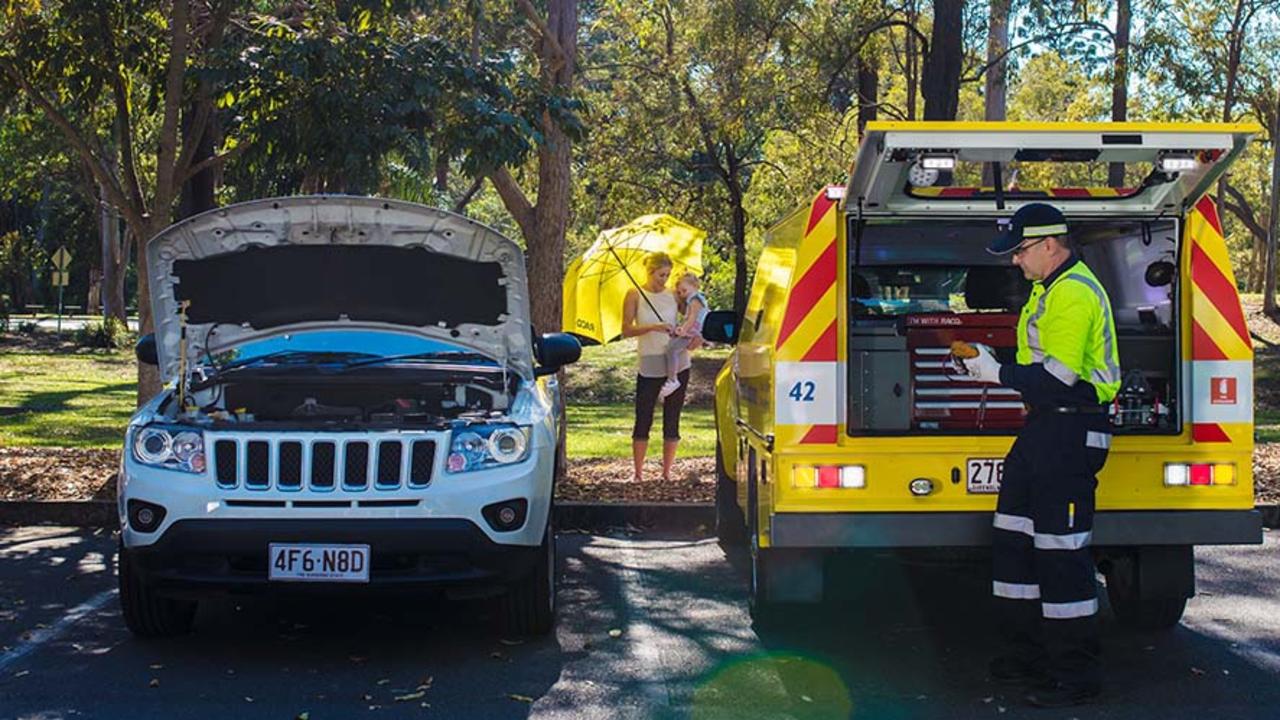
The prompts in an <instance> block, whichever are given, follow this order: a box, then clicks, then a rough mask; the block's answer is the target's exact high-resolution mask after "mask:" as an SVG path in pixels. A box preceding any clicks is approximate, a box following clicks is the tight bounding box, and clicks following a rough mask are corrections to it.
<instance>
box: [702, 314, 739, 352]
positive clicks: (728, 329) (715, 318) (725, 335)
mask: <svg viewBox="0 0 1280 720" xmlns="http://www.w3.org/2000/svg"><path fill="white" fill-rule="evenodd" d="M740 327H741V323H739V322H738V314H737V313H735V312H733V311H732V310H715V311H713V312H709V313H707V319H706V320H703V321H702V337H704V338H706V339H707V340H710V341H711V342H718V343H725V344H728V345H733V344H734V343H736V342H738V330H739V329H740Z"/></svg>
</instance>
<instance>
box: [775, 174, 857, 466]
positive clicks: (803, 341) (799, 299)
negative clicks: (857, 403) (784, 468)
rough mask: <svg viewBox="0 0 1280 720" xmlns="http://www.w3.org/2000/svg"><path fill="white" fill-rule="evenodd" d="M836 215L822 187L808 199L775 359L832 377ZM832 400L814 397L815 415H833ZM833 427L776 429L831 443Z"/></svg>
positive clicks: (837, 255)
mask: <svg viewBox="0 0 1280 720" xmlns="http://www.w3.org/2000/svg"><path fill="white" fill-rule="evenodd" d="M839 218H840V212H839V210H838V208H837V201H836V200H834V199H832V193H829V192H827V191H826V190H824V191H823V192H821V193H819V194H818V195H817V196H816V197H815V198H814V200H813V202H812V204H811V205H810V208H809V218H808V222H807V223H806V226H805V234H804V239H803V240H802V241H801V243H800V246H799V247H798V248H797V251H796V253H797V255H796V264H795V270H794V271H793V274H792V278H793V280H792V283H791V291H790V293H788V295H787V306H786V310H785V312H784V313H783V316H782V323H781V325H780V327H779V329H778V339H777V345H776V348H777V353H776V360H777V362H778V363H779V364H782V363H792V364H795V363H799V364H800V365H792V366H791V367H793V368H794V367H800V368H810V369H812V370H813V372H815V373H817V374H820V375H823V376H828V375H829V376H830V377H831V378H832V379H834V373H835V365H836V363H837V361H838V359H839V357H838V356H839V345H838V341H837V338H838V336H839V328H838V325H837V315H838V311H839V304H840V298H839V297H838V294H837V290H836V288H837V282H836V280H837V274H838V273H839V268H840V267H841V264H840V257H841V256H843V254H844V253H843V251H842V249H841V248H840V246H839V243H838V242H837V240H836V238H837V236H838V234H839ZM832 394H834V393H832ZM835 401H836V398H834V397H822V398H815V401H814V405H813V409H814V411H815V414H814V415H813V417H815V418H817V417H820V418H821V419H822V420H834V410H835ZM837 427H838V426H837V424H835V423H834V422H816V423H803V424H795V425H786V426H783V425H781V424H780V425H779V426H778V427H777V428H776V430H777V432H778V433H781V434H785V435H786V436H788V437H787V438H785V440H786V441H791V442H796V443H801V444H804V443H834V442H835V441H836V438H837ZM779 440H780V441H784V438H782V437H779Z"/></svg>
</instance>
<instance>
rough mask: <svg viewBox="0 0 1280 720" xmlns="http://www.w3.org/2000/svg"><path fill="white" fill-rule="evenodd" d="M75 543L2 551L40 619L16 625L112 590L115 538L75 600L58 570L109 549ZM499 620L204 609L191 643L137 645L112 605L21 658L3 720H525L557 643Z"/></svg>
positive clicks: (310, 605) (399, 602)
mask: <svg viewBox="0 0 1280 720" xmlns="http://www.w3.org/2000/svg"><path fill="white" fill-rule="evenodd" d="M82 535H83V534H82V533H80V532H78V531H64V532H59V533H56V534H53V535H51V536H50V537H49V538H44V541H45V542H44V545H45V546H47V547H31V548H29V549H23V548H22V547H21V546H19V547H18V548H17V550H12V549H11V550H12V551H11V552H9V553H8V554H6V555H5V563H4V564H5V566H6V570H5V572H4V574H0V578H3V580H4V581H5V582H4V584H5V586H6V588H13V589H14V593H17V594H22V595H24V596H26V597H27V598H28V599H27V601H26V605H28V606H35V607H36V608H38V609H40V610H41V612H40V613H38V614H37V613H26V614H24V615H22V617H21V618H20V619H19V620H18V621H17V624H15V626H19V625H20V626H21V627H27V628H30V627H34V626H36V624H37V623H38V625H39V626H41V627H50V626H52V624H53V623H54V622H55V621H56V619H57V618H58V616H59V614H60V613H62V612H65V610H66V608H68V607H70V606H72V605H74V604H75V603H79V602H83V600H84V599H85V597H86V596H87V595H90V594H95V593H96V594H99V595H100V594H101V593H103V592H106V591H109V590H110V589H111V588H113V587H114V585H115V570H116V566H115V559H114V554H115V553H114V550H115V542H114V539H108V540H107V543H106V545H107V548H108V550H107V552H106V555H105V562H106V566H105V570H104V571H103V575H101V576H99V577H98V579H97V582H96V583H95V586H94V587H93V588H92V589H90V588H86V589H85V591H84V592H75V593H73V592H70V591H69V588H70V586H69V585H67V584H66V583H67V582H68V581H67V580H66V579H65V577H63V576H64V575H66V572H63V573H62V574H61V575H59V574H58V573H57V570H58V569H59V568H65V567H67V566H68V565H77V564H81V561H82V560H83V559H84V558H85V557H86V556H87V555H88V554H89V553H95V552H96V553H98V554H99V555H101V553H102V550H103V549H104V548H103V545H104V543H103V542H98V543H96V544H94V543H85V542H83V537H82ZM6 543H11V544H13V545H15V546H16V545H17V543H16V541H12V542H11V541H10V540H8V539H6V537H5V536H0V552H3V551H5V550H6V548H7V547H8V546H7V545H6ZM82 546H83V547H82ZM51 573H52V574H51ZM0 597H3V595H0ZM4 607H5V606H4V605H0V609H3V608H4ZM495 609H496V608H495V607H494V606H493V603H492V602H490V601H483V600H469V601H451V600H447V599H444V598H442V597H438V596H429V595H424V596H413V595H372V594H371V595H358V594H356V595H352V596H344V597H309V596H294V597H283V596H282V597H270V596H266V597H251V598H219V599H210V600H206V601H202V602H201V604H200V608H199V612H198V613H197V616H196V622H195V628H194V630H193V632H191V633H190V634H187V635H183V636H180V637H174V638H164V639H145V638H137V637H134V636H132V635H131V634H129V633H128V631H127V630H126V629H125V627H124V621H123V618H122V617H121V614H120V610H119V606H118V601H117V598H116V597H114V596H113V597H110V598H109V601H108V602H106V603H104V604H102V606H101V607H100V608H98V609H97V610H96V611H95V612H92V613H89V614H88V615H86V616H85V617H83V618H82V619H80V620H79V621H78V622H77V623H76V624H75V625H74V627H73V628H69V629H68V630H67V631H66V633H65V634H64V635H62V636H60V637H57V638H55V639H52V640H50V641H49V642H48V643H45V644H43V645H41V647H39V648H38V649H37V650H34V651H32V652H31V653H30V654H29V655H27V656H26V657H24V658H23V660H22V661H21V663H20V664H19V665H15V666H14V668H13V669H14V670H17V671H18V672H20V673H21V674H20V675H19V674H16V673H12V674H6V676H5V677H0V697H2V698H4V701H3V702H0V719H3V718H10V717H40V718H45V717H49V718H53V717H77V718H94V717H101V718H120V717H129V718H136V719H142V718H166V719H168V718H206V717H236V718H257V717H263V718H295V717H298V716H300V715H301V714H303V713H309V716H310V717H317V718H319V717H344V718H347V717H363V716H374V715H373V713H376V717H412V718H420V717H424V716H427V717H458V718H468V717H484V718H513V719H514V718H525V717H528V716H529V714H530V711H531V708H532V702H533V701H534V700H535V699H536V698H538V697H540V696H541V695H543V694H545V693H547V692H548V690H549V689H550V687H551V686H552V685H553V684H554V683H555V682H556V680H557V679H558V678H559V676H560V673H561V669H562V666H563V663H564V660H563V657H562V656H563V653H562V652H561V650H560V647H559V644H558V643H557V641H556V639H555V637H554V636H551V637H545V638H513V637H505V636H504V635H503V634H502V633H501V632H500V631H498V630H497V629H496V628H497V627H498V623H497V616H496V613H495ZM3 627H4V624H2V623H0V628H3ZM4 641H5V642H6V643H10V642H21V641H22V638H21V637H14V638H12V639H9V638H5V639H4ZM22 670H27V672H21V671H22Z"/></svg>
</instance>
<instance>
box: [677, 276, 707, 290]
mask: <svg viewBox="0 0 1280 720" xmlns="http://www.w3.org/2000/svg"><path fill="white" fill-rule="evenodd" d="M682 282H687V283H689V284H690V285H692V286H693V289H694V290H701V289H702V278H700V277H698V275H697V274H696V273H693V272H687V273H685V274H683V275H681V276H680V277H679V278H677V279H676V284H677V285H679V284H680V283H682Z"/></svg>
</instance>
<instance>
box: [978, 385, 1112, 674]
mask: <svg viewBox="0 0 1280 720" xmlns="http://www.w3.org/2000/svg"><path fill="white" fill-rule="evenodd" d="M1110 445H1111V435H1110V432H1109V426H1108V425H1107V417H1106V415H1103V414H1096V413H1095V414H1065V413H1060V412H1056V411H1054V410H1048V411H1043V412H1040V411H1035V410H1033V411H1032V412H1031V414H1030V416H1029V417H1028V418H1027V424H1026V426H1025V427H1024V428H1023V429H1022V432H1020V433H1019V434H1018V438H1017V440H1016V441H1015V442H1014V444H1013V448H1012V449H1011V450H1010V451H1009V455H1008V457H1007V458H1005V463H1004V474H1003V476H1002V478H1001V483H1000V496H999V499H998V500H997V502H996V515H995V521H994V525H995V531H994V533H993V539H992V561H993V567H992V575H993V579H994V583H993V586H992V593H993V594H994V596H995V599H996V604H997V608H996V609H997V611H998V615H997V617H999V618H1000V627H1001V630H1002V633H1003V635H1004V636H1005V640H1006V641H1007V642H1008V643H1009V645H1010V648H1009V650H1010V654H1011V655H1012V656H1014V657H1016V658H1018V659H1020V660H1023V661H1025V662H1026V663H1029V664H1031V665H1033V666H1036V667H1039V668H1041V669H1043V670H1045V671H1047V672H1048V673H1049V676H1050V677H1051V678H1053V679H1054V680H1057V681H1058V682H1060V683H1062V684H1064V685H1073V686H1080V685H1093V686H1096V685H1097V684H1098V682H1099V680H1100V676H1099V675H1100V671H1099V662H1098V653H1099V647H1098V628H1097V614H1098V595H1097V585H1096V581H1095V579H1094V563H1093V557H1092V555H1091V553H1090V549H1089V543H1090V540H1091V538H1092V535H1093V511H1094V490H1095V489H1096V487H1097V484H1098V481H1097V473H1098V471H1099V470H1101V469H1102V466H1103V464H1104V463H1105V462H1106V459H1107V450H1108V448H1109V447H1110Z"/></svg>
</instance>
